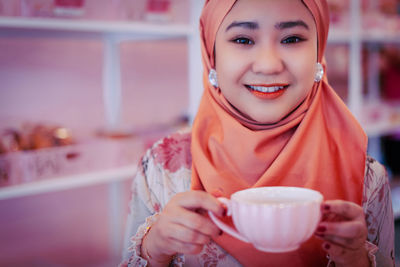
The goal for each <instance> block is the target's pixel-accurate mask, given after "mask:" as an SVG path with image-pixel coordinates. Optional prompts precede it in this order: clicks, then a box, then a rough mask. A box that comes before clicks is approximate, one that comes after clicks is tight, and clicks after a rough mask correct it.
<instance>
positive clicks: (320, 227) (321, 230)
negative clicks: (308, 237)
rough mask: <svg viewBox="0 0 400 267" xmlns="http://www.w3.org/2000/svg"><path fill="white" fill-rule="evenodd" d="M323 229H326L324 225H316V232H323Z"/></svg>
mask: <svg viewBox="0 0 400 267" xmlns="http://www.w3.org/2000/svg"><path fill="white" fill-rule="evenodd" d="M325 231H326V227H325V226H318V228H317V232H321V233H323V232H325Z"/></svg>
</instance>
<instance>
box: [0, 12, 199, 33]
mask: <svg viewBox="0 0 400 267" xmlns="http://www.w3.org/2000/svg"><path fill="white" fill-rule="evenodd" d="M7 28H8V29H13V30H16V29H20V30H25V31H26V30H46V31H62V32H66V31H70V32H71V31H72V32H78V33H97V34H98V33H101V34H110V33H113V34H129V35H135V36H148V37H161V38H180V37H189V36H191V35H192V34H193V33H194V32H195V31H194V30H193V27H192V26H191V25H189V24H177V23H164V24H159V23H149V22H133V21H101V20H84V19H65V18H40V17H4V16H3V17H2V16H0V30H2V31H4V29H7Z"/></svg>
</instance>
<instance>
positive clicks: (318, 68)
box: [314, 62, 324, 82]
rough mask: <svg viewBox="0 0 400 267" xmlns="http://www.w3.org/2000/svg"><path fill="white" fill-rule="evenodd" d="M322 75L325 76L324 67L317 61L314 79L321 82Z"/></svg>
mask: <svg viewBox="0 0 400 267" xmlns="http://www.w3.org/2000/svg"><path fill="white" fill-rule="evenodd" d="M322 77H324V67H322V64H321V63H319V62H317V65H316V72H315V78H314V81H316V82H320V81H321V80H322Z"/></svg>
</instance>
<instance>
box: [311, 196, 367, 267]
mask: <svg viewBox="0 0 400 267" xmlns="http://www.w3.org/2000/svg"><path fill="white" fill-rule="evenodd" d="M321 210H322V221H321V222H320V224H319V225H318V227H317V230H316V232H315V235H316V236H317V237H319V238H321V239H322V240H324V241H325V242H324V243H323V244H322V247H323V249H324V250H325V251H326V252H327V253H328V254H329V256H330V259H331V260H333V261H334V262H335V266H337V267H338V266H352V267H356V266H370V262H369V259H368V252H367V250H366V248H365V241H366V240H367V231H368V230H367V224H366V222H365V215H364V212H363V209H362V208H361V207H360V206H359V205H357V204H355V203H353V202H348V201H343V200H330V201H325V202H323V203H322V205H321Z"/></svg>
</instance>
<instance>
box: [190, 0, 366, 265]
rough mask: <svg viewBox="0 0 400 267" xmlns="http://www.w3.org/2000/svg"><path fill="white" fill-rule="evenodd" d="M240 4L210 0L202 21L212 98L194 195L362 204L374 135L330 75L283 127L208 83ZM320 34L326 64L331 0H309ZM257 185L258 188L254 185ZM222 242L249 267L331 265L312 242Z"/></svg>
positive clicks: (196, 161)
mask: <svg viewBox="0 0 400 267" xmlns="http://www.w3.org/2000/svg"><path fill="white" fill-rule="evenodd" d="M235 2H236V0H223V1H221V0H207V1H206V3H205V6H204V9H203V12H202V15H201V18H200V32H201V38H202V59H203V64H204V87H205V90H204V94H203V97H202V99H201V103H200V106H199V110H198V113H197V116H196V118H195V121H194V123H193V129H192V145H191V149H192V159H193V165H192V189H194V190H204V191H207V192H210V193H213V192H219V193H221V194H222V196H225V197H228V198H229V197H230V195H231V194H232V193H234V192H236V191H238V190H242V189H246V188H251V187H260V186H277V185H280V186H299V187H306V188H311V189H315V190H318V191H320V192H321V193H322V194H323V195H324V198H325V199H326V200H328V199H343V200H348V201H353V202H355V203H357V204H359V205H361V200H362V192H363V183H364V168H365V158H366V147H367V137H366V135H365V133H364V131H363V130H362V128H361V127H360V125H359V124H358V122H357V121H356V119H355V118H354V117H353V116H352V114H351V113H350V111H349V110H348V109H347V107H346V106H345V104H344V103H343V102H342V100H341V99H340V98H339V97H338V96H337V95H336V93H335V92H334V90H333V89H332V88H331V87H330V86H329V84H328V81H327V79H326V77H324V79H323V80H322V81H321V82H319V83H314V86H313V88H312V90H310V94H309V95H308V96H307V97H306V99H305V100H304V102H303V103H302V104H301V105H300V106H299V107H298V108H297V109H296V110H295V111H293V112H292V113H291V114H289V115H288V116H287V117H285V118H284V119H283V120H281V121H279V122H277V123H275V124H260V123H258V122H256V121H252V120H250V119H248V118H245V117H243V116H242V115H241V114H240V113H239V112H237V111H236V110H235V109H234V108H232V107H231V106H230V104H229V103H228V102H227V100H226V99H225V98H224V96H223V95H222V94H221V93H220V91H219V90H216V89H215V88H214V87H213V86H211V85H210V84H209V82H208V73H209V70H210V69H211V68H214V42H215V36H216V33H217V31H218V28H219V26H220V25H221V22H222V21H223V19H224V17H225V16H226V14H227V13H228V12H229V11H230V9H231V8H232V7H233V5H234V4H235ZM303 3H304V5H305V6H306V7H307V8H308V9H309V10H310V12H311V13H312V15H313V17H314V20H315V24H316V26H317V33H318V61H319V62H322V61H323V54H324V51H325V46H326V42H327V37H328V29H329V13H328V6H327V3H326V1H325V0H303ZM254 181H255V182H254ZM215 241H216V242H217V243H218V244H219V245H220V246H221V247H223V248H224V249H225V250H226V251H228V252H229V253H230V254H231V255H232V256H233V257H235V258H236V259H237V260H238V261H239V262H240V263H242V264H243V265H245V266H280V267H281V266H323V265H324V264H326V263H327V260H326V255H325V253H324V252H323V250H322V249H321V242H320V241H318V240H316V239H315V238H311V239H310V240H309V241H308V242H306V243H305V244H304V245H303V246H301V248H300V249H298V250H297V251H294V252H290V253H283V254H272V253H263V252H261V251H258V250H256V249H254V248H253V247H252V246H251V245H249V244H246V243H243V242H241V241H239V240H237V239H235V238H233V237H231V236H229V235H228V234H224V235H222V236H221V237H219V238H216V239H215Z"/></svg>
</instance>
